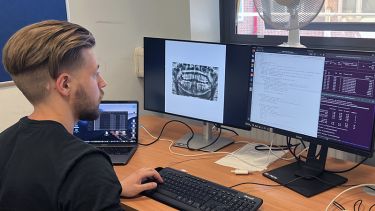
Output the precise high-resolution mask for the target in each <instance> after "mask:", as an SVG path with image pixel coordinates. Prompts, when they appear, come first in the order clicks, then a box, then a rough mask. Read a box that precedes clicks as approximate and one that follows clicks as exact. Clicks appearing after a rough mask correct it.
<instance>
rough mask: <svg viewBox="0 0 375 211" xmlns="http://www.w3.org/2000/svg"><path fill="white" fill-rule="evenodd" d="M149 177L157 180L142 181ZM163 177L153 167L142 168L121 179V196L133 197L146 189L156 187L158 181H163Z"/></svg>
mask: <svg viewBox="0 0 375 211" xmlns="http://www.w3.org/2000/svg"><path fill="white" fill-rule="evenodd" d="M148 178H152V180H153V181H155V182H147V183H142V182H143V181H145V180H147V179H148ZM162 182H163V179H162V178H161V176H160V174H159V173H158V172H157V171H156V170H155V169H152V168H142V169H139V170H138V171H136V172H134V173H132V174H131V175H129V176H128V177H126V178H125V179H123V180H122V181H121V186H122V193H121V196H124V197H133V196H136V195H138V194H139V193H141V192H142V191H145V190H150V189H154V188H156V186H157V183H162Z"/></svg>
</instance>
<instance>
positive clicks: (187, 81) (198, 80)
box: [172, 62, 219, 101]
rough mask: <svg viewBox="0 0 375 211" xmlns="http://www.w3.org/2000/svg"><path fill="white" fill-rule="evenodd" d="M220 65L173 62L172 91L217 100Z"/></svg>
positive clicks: (177, 93)
mask: <svg viewBox="0 0 375 211" xmlns="http://www.w3.org/2000/svg"><path fill="white" fill-rule="evenodd" d="M218 69H219V68H218V67H212V66H205V65H198V64H187V63H179V62H173V63H172V81H173V83H172V93H173V94H175V95H181V96H189V97H195V98H200V99H204V100H210V101H217V95H218V77H219V76H218Z"/></svg>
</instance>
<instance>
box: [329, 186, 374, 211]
mask: <svg viewBox="0 0 375 211" xmlns="http://www.w3.org/2000/svg"><path fill="white" fill-rule="evenodd" d="M373 185H375V184H360V185H357V186H353V187H350V188H348V189H346V190H344V191H342V192H341V193H339V194H338V195H337V196H335V198H333V199H332V201H331V202H330V203H329V204H328V205H327V207H326V209H325V210H326V211H328V208H329V207H330V206H331V204H332V203H333V202H334V201H336V199H337V198H339V197H340V196H341V195H342V194H344V193H346V192H348V191H350V190H352V189H355V188H359V187H364V186H373Z"/></svg>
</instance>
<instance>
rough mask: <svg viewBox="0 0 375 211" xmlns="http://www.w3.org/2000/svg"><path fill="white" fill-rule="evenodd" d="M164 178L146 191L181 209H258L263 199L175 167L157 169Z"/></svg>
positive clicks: (249, 210)
mask: <svg viewBox="0 0 375 211" xmlns="http://www.w3.org/2000/svg"><path fill="white" fill-rule="evenodd" d="M157 170H158V171H159V173H160V175H161V176H162V178H163V180H164V182H163V183H160V184H158V186H157V188H156V189H154V190H149V191H145V192H143V194H144V195H146V196H148V197H150V198H153V199H155V200H157V201H160V202H162V203H165V204H167V205H169V206H172V207H175V208H177V209H179V210H207V211H212V210H240V211H241V210H244V211H245V210H246V211H253V210H257V209H258V208H259V207H260V206H261V205H262V203H263V200H262V199H260V198H257V197H255V196H251V195H248V194H245V193H242V192H240V191H237V190H234V189H231V188H227V187H225V186H222V185H219V184H216V183H213V182H210V181H208V180H205V179H202V178H199V177H195V176H192V175H190V174H188V173H185V172H181V171H178V170H175V169H172V168H162V169H161V170H160V169H157Z"/></svg>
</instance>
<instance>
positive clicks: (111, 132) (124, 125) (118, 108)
mask: <svg viewBox="0 0 375 211" xmlns="http://www.w3.org/2000/svg"><path fill="white" fill-rule="evenodd" d="M99 112H100V115H99V118H98V119H96V120H94V121H83V120H80V121H78V122H77V124H76V125H75V126H74V130H73V134H74V135H75V136H77V137H78V138H81V139H82V140H84V141H85V142H87V143H90V144H112V143H113V144H119V143H137V141H138V102H137V101H102V102H101V103H100V105H99Z"/></svg>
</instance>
